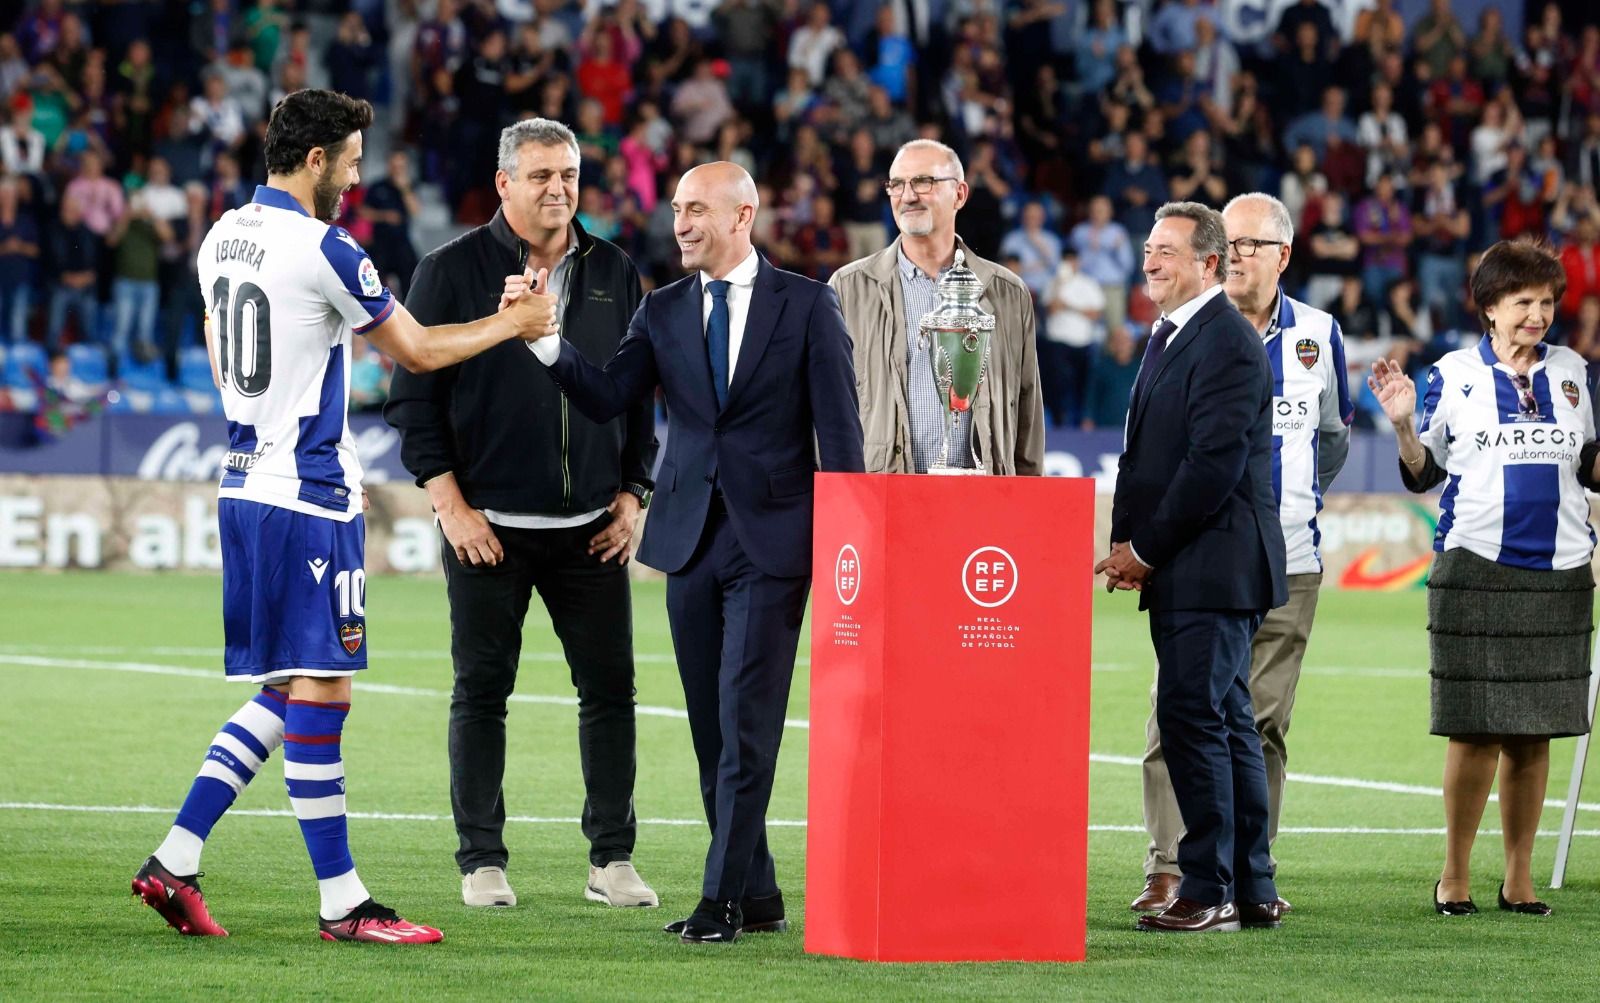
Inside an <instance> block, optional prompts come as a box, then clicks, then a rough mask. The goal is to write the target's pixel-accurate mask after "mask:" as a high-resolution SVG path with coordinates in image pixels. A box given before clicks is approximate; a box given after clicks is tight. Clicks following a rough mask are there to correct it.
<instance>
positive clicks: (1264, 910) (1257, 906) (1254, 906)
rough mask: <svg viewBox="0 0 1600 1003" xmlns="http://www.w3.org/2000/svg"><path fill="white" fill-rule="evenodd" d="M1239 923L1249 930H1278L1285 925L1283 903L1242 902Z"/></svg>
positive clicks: (1238, 906) (1239, 908)
mask: <svg viewBox="0 0 1600 1003" xmlns="http://www.w3.org/2000/svg"><path fill="white" fill-rule="evenodd" d="M1237 908H1238V910H1239V925H1240V926H1242V927H1244V928H1245V929H1247V930H1276V929H1277V928H1278V927H1280V926H1282V925H1283V903H1282V902H1280V901H1277V900H1274V901H1272V902H1240V903H1238V904H1237Z"/></svg>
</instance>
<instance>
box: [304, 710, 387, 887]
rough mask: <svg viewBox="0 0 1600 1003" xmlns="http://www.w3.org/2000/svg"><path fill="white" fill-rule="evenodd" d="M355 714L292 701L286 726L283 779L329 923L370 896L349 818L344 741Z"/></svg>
mask: <svg viewBox="0 0 1600 1003" xmlns="http://www.w3.org/2000/svg"><path fill="white" fill-rule="evenodd" d="M349 713H350V705H349V704H347V703H318V702H316V701H314V700H290V701H289V711H288V716H287V717H286V719H285V726H284V731H285V734H284V736H283V779H284V783H285V784H287V785H288V788H289V804H290V805H291V806H292V807H293V808H294V817H295V818H297V819H299V820H300V832H301V834H302V835H303V836H305V840H306V849H307V850H308V851H310V853H311V867H312V869H313V870H314V871H316V874H317V888H318V890H319V891H320V892H321V895H322V918H323V919H342V918H344V917H345V916H347V915H349V914H350V910H352V909H354V908H355V907H356V906H358V905H360V904H361V903H363V902H365V901H366V900H367V899H368V898H369V897H370V896H368V894H367V889H366V887H365V886H363V885H362V884H361V879H360V878H358V877H357V876H356V864H355V861H354V860H353V859H351V857H350V827H349V824H348V823H347V822H346V820H345V814H344V760H343V759H341V758H340V757H339V736H340V735H341V734H342V733H343V731H344V719H345V717H346V715H348V714H349Z"/></svg>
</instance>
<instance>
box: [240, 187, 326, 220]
mask: <svg viewBox="0 0 1600 1003" xmlns="http://www.w3.org/2000/svg"><path fill="white" fill-rule="evenodd" d="M250 201H252V202H255V203H258V204H260V205H269V206H271V207H272V208H274V209H287V210H289V211H290V212H297V213H299V214H300V215H302V216H310V215H311V214H310V213H309V212H306V207H305V206H303V205H301V204H300V202H299V200H297V199H296V198H295V197H294V196H293V195H290V194H289V193H288V192H286V191H284V190H283V189H282V188H273V187H272V186H271V185H256V194H255V197H254V198H252V199H251V200H250Z"/></svg>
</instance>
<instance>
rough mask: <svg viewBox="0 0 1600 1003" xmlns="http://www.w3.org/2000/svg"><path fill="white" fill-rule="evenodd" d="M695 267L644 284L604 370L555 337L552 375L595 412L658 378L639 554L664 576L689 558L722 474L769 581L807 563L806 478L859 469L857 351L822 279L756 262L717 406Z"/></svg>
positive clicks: (737, 524)
mask: <svg viewBox="0 0 1600 1003" xmlns="http://www.w3.org/2000/svg"><path fill="white" fill-rule="evenodd" d="M701 296H702V293H701V289H700V276H699V273H695V274H694V275H690V276H687V277H685V278H682V279H679V280H678V281H677V282H674V283H672V284H671V285H667V286H663V287H662V288H660V289H657V290H654V291H652V292H650V293H649V294H647V295H646V296H645V298H644V300H643V301H642V302H641V303H640V304H639V309H638V310H637V311H636V312H635V313H634V315H633V320H632V322H631V323H629V325H628V333H627V335H626V337H624V338H623V339H622V343H621V344H620V345H618V346H617V352H616V354H615V355H614V356H612V358H611V361H610V362H608V363H606V365H605V368H604V369H603V370H602V369H600V368H599V367H597V366H595V365H593V364H592V363H590V362H588V361H587V360H585V359H584V358H583V355H582V354H581V353H580V352H578V351H577V350H576V349H574V348H573V347H572V345H571V344H569V343H567V342H566V341H563V342H562V343H561V356H560V358H559V359H558V360H557V361H556V363H555V365H553V366H551V367H550V374H551V375H552V376H553V377H554V378H555V381H556V383H557V384H558V385H559V386H560V387H561V389H562V390H563V391H564V392H565V393H566V395H567V397H568V398H569V399H570V400H571V401H572V403H573V405H574V406H575V407H577V409H578V410H579V411H581V412H583V414H584V415H586V416H587V417H589V418H590V419H591V420H594V421H598V422H603V421H608V420H610V419H611V418H612V417H613V416H615V415H618V414H621V413H622V412H623V411H624V410H626V409H627V407H628V405H629V404H632V403H633V402H635V401H637V400H639V399H641V398H643V397H646V396H648V395H649V394H651V393H653V392H654V390H655V388H656V386H657V385H659V386H661V388H662V390H663V391H664V393H665V396H666V403H667V445H666V453H665V456H664V457H663V458H662V461H661V469H660V471H659V472H658V473H657V474H656V487H655V497H654V501H653V502H652V504H651V507H650V517H649V519H647V520H646V521H645V531H644V540H643V542H641V543H640V545H639V560H640V562H641V563H644V564H647V565H649V566H650V567H652V568H656V569H658V570H660V571H664V572H666V573H667V574H673V573H675V572H677V571H680V570H682V569H683V567H684V565H686V564H688V563H689V559H690V558H691V557H693V556H694V551H695V547H696V546H697V545H698V544H699V542H700V537H701V535H702V533H703V531H704V529H705V524H706V515H707V513H708V511H709V508H710V502H711V490H712V484H713V483H715V484H717V485H718V488H719V489H720V490H721V492H722V495H723V499H724V503H725V504H726V506H727V509H728V517H729V519H730V520H731V522H732V523H733V530H734V533H735V534H736V535H737V537H738V540H739V544H740V546H742V547H743V548H744V552H745V555H746V556H748V557H749V558H750V562H751V563H752V564H754V565H755V566H756V567H757V568H758V569H760V570H761V571H762V572H764V573H766V574H768V575H773V576H775V577H778V578H799V577H801V576H804V575H809V574H810V573H811V508H812V481H813V475H814V474H815V473H816V471H817V466H818V459H819V456H820V460H821V468H822V469H823V470H827V471H847V472H848V471H862V470H865V469H866V465H865V461H864V458H863V455H862V445H861V416H860V413H859V412H858V411H857V410H856V377H855V362H854V348H853V346H852V345H851V342H850V335H849V334H848V333H847V332H846V331H845V326H844V315H843V314H842V313H841V312H840V310H839V299H838V297H837V296H835V295H834V292H833V290H832V289H830V288H828V287H827V286H826V285H824V284H822V283H821V282H815V281H813V280H811V279H808V278H805V277H804V276H801V275H796V274H794V273H793V272H785V271H781V270H779V269H777V268H774V267H772V265H771V263H769V262H768V261H767V260H766V259H765V258H762V259H761V263H760V267H759V269H758V270H757V272H756V279H755V285H754V287H753V289H752V290H751V297H750V311H749V314H748V316H747V318H746V321H745V330H744V340H743V341H742V342H741V343H740V348H739V361H738V365H737V367H736V368H735V369H734V372H733V376H732V379H731V380H730V381H729V386H728V399H727V405H726V406H725V407H723V408H722V409H720V410H719V409H718V407H717V398H716V394H715V392H714V391H713V390H712V387H711V363H710V360H709V358H708V357H707V355H706V336H705V326H704V322H703V321H702V320H701Z"/></svg>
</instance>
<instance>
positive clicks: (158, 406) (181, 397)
mask: <svg viewBox="0 0 1600 1003" xmlns="http://www.w3.org/2000/svg"><path fill="white" fill-rule="evenodd" d="M152 397H153V398H154V399H153V400H152V401H151V403H150V413H152V414H171V415H183V414H191V413H193V409H192V408H190V407H189V398H188V397H187V396H186V395H185V394H184V392H183V391H182V390H179V389H178V388H177V387H175V386H173V385H172V384H170V383H162V385H161V386H160V387H158V388H156V390H155V392H154V393H153V394H152Z"/></svg>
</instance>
